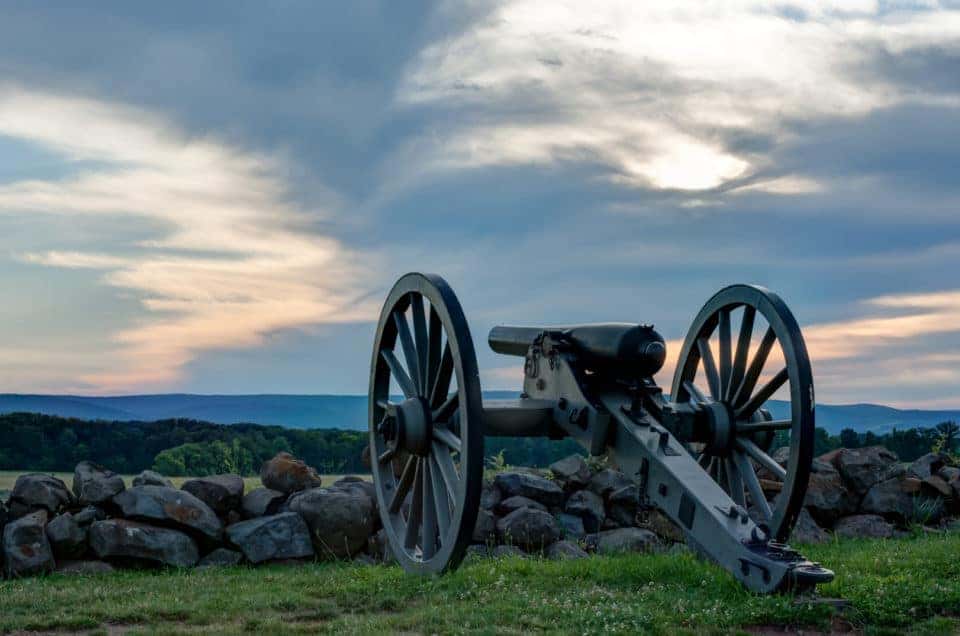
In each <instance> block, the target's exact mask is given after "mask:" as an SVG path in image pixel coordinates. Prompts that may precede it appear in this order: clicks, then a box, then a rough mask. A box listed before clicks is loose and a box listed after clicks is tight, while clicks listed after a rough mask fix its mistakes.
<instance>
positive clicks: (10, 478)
mask: <svg viewBox="0 0 960 636" xmlns="http://www.w3.org/2000/svg"><path fill="white" fill-rule="evenodd" d="M25 472H29V471H24V470H0V491H4V490H13V484H14V483H15V482H16V481H17V477H19V476H20V475H22V474H24V473H25ZM40 472H42V471H40ZM48 474H50V475H53V476H54V477H58V478H60V479H62V480H63V482H64V483H65V484H66V485H67V487H68V488H70V487H72V486H73V473H48ZM341 477H343V475H322V476H321V479H323V484H324V485H325V486H329V485H330V484H332V483H333V482H335V481H336V480H338V479H340V478H341ZM360 477H363V478H364V479H367V480H369V479H370V475H360ZM133 478H134V475H124V476H123V480H124V481H125V482H126V484H127V487H128V488H129V487H130V486H131V485H132V484H131V482H132V481H133ZM188 479H192V477H171V478H170V481H172V482H173V485H174V486H176V487H177V488H179V487H180V486H181V485H183V482H185V481H187V480H188ZM243 482H244V486H245V492H250V491H251V490H253V489H254V488H259V487H260V486H261V484H260V478H259V477H245V478H244V480H243Z"/></svg>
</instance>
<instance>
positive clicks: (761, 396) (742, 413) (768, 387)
mask: <svg viewBox="0 0 960 636" xmlns="http://www.w3.org/2000/svg"><path fill="white" fill-rule="evenodd" d="M789 379H790V375H789V373H788V371H787V367H783V368H782V369H780V371H779V372H778V373H777V375H775V376H773V378H772V379H771V380H770V381H769V382H767V383H766V384H764V385H763V386H762V387H761V388H760V390H759V391H757V392H756V393H755V394H754V395H753V397H752V398H750V399H749V400H748V401H747V403H746V404H744V405H743V406H741V407H740V408H738V409H737V411H736V418H737V419H738V420H739V419H746V418H748V417H750V416H751V415H753V413H754V412H755V411H756V410H757V409H758V408H760V407H761V406H763V403H764V402H766V401H767V400H769V399H770V397H771V396H772V395H773V394H774V393H776V392H777V390H778V389H779V388H780V387H782V386H783V384H784V383H785V382H786V381H787V380H789Z"/></svg>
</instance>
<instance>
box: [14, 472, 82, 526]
mask: <svg viewBox="0 0 960 636" xmlns="http://www.w3.org/2000/svg"><path fill="white" fill-rule="evenodd" d="M71 503H73V495H71V494H70V491H69V490H68V489H67V485H66V484H65V483H63V482H62V481H60V480H59V479H57V478H56V477H53V476H51V475H44V474H42V473H30V474H27V475H20V476H19V477H17V481H16V483H15V484H14V485H13V490H12V491H11V492H10V501H8V502H7V505H8V507H9V510H10V516H11V517H12V518H19V517H22V516H24V515H27V514H30V513H31V512H35V511H37V510H46V511H47V512H48V513H50V514H51V515H55V514H57V513H58V512H60V511H61V510H62V509H63V508H65V507H66V506H68V505H70V504H71Z"/></svg>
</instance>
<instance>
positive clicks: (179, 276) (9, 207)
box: [0, 86, 372, 392]
mask: <svg viewBox="0 0 960 636" xmlns="http://www.w3.org/2000/svg"><path fill="white" fill-rule="evenodd" d="M0 135H2V136H8V137H12V138H15V139H18V140H22V141H24V142H28V143H31V144H36V145H38V146H41V147H43V148H44V149H46V150H48V151H50V152H53V153H56V154H58V155H60V156H62V157H63V159H64V161H67V162H72V163H74V164H75V170H74V171H73V174H71V175H70V176H67V177H63V178H59V179H34V180H21V181H15V182H12V183H5V184H3V185H0V214H3V215H14V216H28V215H37V214H43V215H52V216H55V217H57V218H60V219H64V220H66V222H69V221H70V220H71V219H76V218H79V217H90V218H94V219H96V220H98V222H99V223H101V225H100V226H99V227H100V229H101V231H102V236H101V238H104V239H105V238H106V237H109V236H110V233H111V225H112V224H114V223H116V222H117V221H118V220H120V219H125V218H134V219H137V220H138V222H141V223H143V222H151V223H155V224H156V225H157V227H158V228H160V231H159V233H158V234H157V235H156V236H155V237H153V238H150V239H148V240H142V241H138V242H136V243H132V244H128V245H125V246H122V249H121V250H120V251H118V252H116V253H103V252H101V251H100V249H102V247H101V246H96V245H95V246H93V247H91V249H90V250H89V251H82V250H81V251H63V250H58V249H50V250H48V251H40V252H30V253H26V254H22V255H21V259H22V260H24V261H26V262H28V263H33V264H40V265H45V266H50V267H58V268H83V269H88V268H92V269H97V270H104V273H103V277H102V282H103V283H104V284H106V285H109V286H111V287H114V288H117V289H118V290H127V291H128V292H132V293H134V294H135V295H136V297H137V298H138V299H140V302H141V303H142V306H143V308H144V309H145V310H146V314H145V316H144V317H142V319H140V320H137V321H136V323H135V324H132V325H130V326H128V327H127V328H125V329H123V330H121V331H119V332H118V333H115V334H114V336H113V337H114V340H115V342H116V343H118V345H119V350H118V352H117V353H116V354H115V355H114V356H106V357H105V359H104V361H103V366H102V367H101V368H99V369H97V370H95V371H88V372H86V373H85V374H83V375H82V376H80V377H79V382H80V383H81V384H83V385H87V386H89V387H91V388H92V390H93V391H96V392H116V391H126V390H131V389H134V388H136V389H138V390H141V389H143V388H150V387H155V388H160V387H164V386H169V385H170V383H172V382H173V381H174V380H175V379H177V377H178V373H179V372H180V370H181V368H182V367H183V365H185V364H186V363H187V362H189V361H190V360H192V359H193V358H194V357H196V356H197V355H198V353H199V352H202V351H204V350H210V349H218V348H228V347H249V346H254V345H256V344H258V343H259V342H260V341H261V338H262V337H263V335H264V334H266V333H269V332H271V331H275V330H280V329H288V328H294V327H298V326H304V325H310V324H315V323H324V322H341V321H350V320H356V319H358V318H360V317H363V318H369V316H370V315H371V314H372V308H371V307H369V306H368V304H366V303H364V304H360V305H358V304H357V302H356V299H357V298H358V297H359V296H361V294H362V293H363V287H362V285H363V282H364V280H365V279H366V276H367V274H366V272H367V270H366V266H367V265H368V264H369V263H370V261H369V260H365V263H367V265H365V264H363V263H361V261H360V259H359V258H358V257H357V254H355V253H354V252H352V251H351V250H349V249H347V248H346V247H344V246H343V245H342V244H341V243H340V242H338V241H337V240H335V239H333V238H331V237H329V236H325V235H324V234H322V233H318V232H317V231H316V230H315V227H314V225H315V223H316V221H317V219H318V218H321V219H322V218H323V217H324V216H327V215H328V213H329V210H322V209H321V210H317V209H311V210H305V209H301V208H300V207H298V206H296V205H294V204H293V203H291V202H290V201H289V200H288V197H287V192H286V185H285V182H284V180H283V175H284V174H285V172H284V170H285V169H284V165H283V163H282V162H281V161H280V160H279V159H277V158H276V157H271V156H267V155H265V154H263V153H256V152H249V151H246V150H244V149H243V148H239V147H236V146H231V145H228V144H225V143H223V142H221V141H219V140H217V139H215V138H213V137H203V138H195V137H189V136H186V135H184V134H183V133H182V132H180V131H179V130H178V129H177V128H176V126H175V125H173V124H172V123H171V122H169V121H166V120H165V119H164V118H162V117H160V116H158V115H156V114H154V113H151V112H146V111H143V110H140V109H135V108H131V107H128V106H125V105H121V104H116V103H110V102H104V101H98V100H91V99H83V98H76V97H71V96H64V95H58V94H51V93H44V92H38V91H32V90H27V89H23V88H20V87H14V86H5V87H2V88H0Z"/></svg>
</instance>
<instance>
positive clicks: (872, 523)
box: [833, 515, 893, 539]
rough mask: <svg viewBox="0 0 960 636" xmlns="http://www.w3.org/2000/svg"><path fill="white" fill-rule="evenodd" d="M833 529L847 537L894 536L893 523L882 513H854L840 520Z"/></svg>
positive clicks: (877, 537) (875, 537)
mask: <svg viewBox="0 0 960 636" xmlns="http://www.w3.org/2000/svg"><path fill="white" fill-rule="evenodd" d="M833 531H834V532H835V533H836V534H837V535H838V536H841V537H845V538H847V539H857V538H870V539H889V538H890V537H892V536H893V525H892V524H890V523H889V522H888V521H887V520H885V519H884V518H883V517H881V516H880V515H852V516H849V517H844V518H843V519H841V520H839V521H838V522H837V523H836V525H834V526H833Z"/></svg>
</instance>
